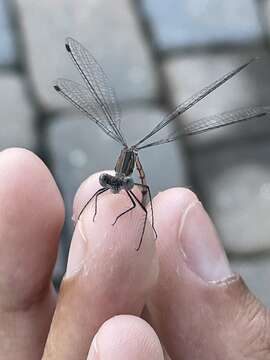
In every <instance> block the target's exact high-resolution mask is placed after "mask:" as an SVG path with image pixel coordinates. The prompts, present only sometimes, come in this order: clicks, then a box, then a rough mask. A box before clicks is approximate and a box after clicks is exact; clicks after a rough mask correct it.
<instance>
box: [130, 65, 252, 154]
mask: <svg viewBox="0 0 270 360" xmlns="http://www.w3.org/2000/svg"><path fill="white" fill-rule="evenodd" d="M254 60H255V59H251V60H250V61H248V62H247V63H245V64H243V65H241V66H239V67H238V68H236V69H234V70H233V71H230V72H229V73H227V74H225V75H224V76H222V77H221V78H220V79H218V80H216V81H214V82H213V83H212V84H210V85H208V86H206V87H205V88H203V89H202V90H200V91H199V92H198V93H196V94H195V95H192V96H191V97H190V98H189V99H187V100H186V101H184V102H183V103H182V104H180V105H178V106H177V107H176V108H175V109H174V110H173V111H172V112H171V113H170V114H168V115H167V116H166V117H165V118H164V119H163V120H162V121H161V122H160V123H158V124H157V125H156V126H155V127H154V129H153V130H152V131H150V132H149V133H148V134H147V135H146V136H145V137H144V138H143V139H141V140H140V141H139V142H138V143H137V144H135V145H134V147H136V148H137V146H138V145H140V144H141V143H143V142H144V141H145V140H147V139H148V138H150V137H151V136H153V135H154V134H155V133H157V132H158V131H159V130H161V129H162V128H164V127H165V126H167V125H168V124H169V123H170V122H171V121H173V120H174V119H176V118H177V117H178V116H180V115H181V114H183V113H184V112H186V111H187V110H188V109H190V108H191V107H192V106H194V105H195V104H197V103H198V102H199V101H201V100H202V99H203V98H205V97H206V96H207V95H209V94H210V93H211V92H213V91H214V90H216V89H217V88H218V87H220V86H221V85H222V84H224V83H225V82H226V81H228V80H229V79H231V78H232V77H233V76H235V75H236V74H237V73H239V72H240V71H241V70H243V69H244V68H246V67H247V66H248V65H249V64H250V63H251V62H253V61H254Z"/></svg>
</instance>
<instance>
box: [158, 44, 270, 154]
mask: <svg viewBox="0 0 270 360" xmlns="http://www.w3.org/2000/svg"><path fill="white" fill-rule="evenodd" d="M254 56H259V60H257V61H255V62H253V63H252V64H251V65H249V67H248V68H246V69H245V70H243V71H242V72H240V73H239V74H238V75H236V76H235V77H234V78H233V79H231V80H229V81H228V82H227V83H226V84H224V85H223V86H221V87H220V88H218V89H217V90H215V91H214V92H213V93H212V94H210V95H209V96H208V97H206V98H205V99H203V100H202V101H201V102H200V103H198V104H197V105H195V106H194V107H193V108H192V109H191V110H189V111H188V112H186V113H185V116H184V118H185V120H187V121H192V120H195V119H200V118H201V117H205V116H208V115H213V114H217V113H220V112H223V111H228V110H232V109H237V108H241V107H245V106H253V105H269V104H270V97H269V93H270V72H269V65H270V57H269V54H268V53H267V52H266V51H262V50H261V49H257V50H256V49H255V50H254V52H252V53H250V52H240V51H234V52H231V53H230V52H226V53H216V54H211V53H208V54H207V53H204V54H201V55H186V56H182V57H177V58H174V59H171V60H169V61H167V62H165V63H164V71H165V75H166V77H167V80H168V83H169V88H170V91H169V95H170V96H171V97H172V99H173V103H174V105H175V106H176V105H177V104H179V103H180V102H182V101H183V100H185V99H187V98H188V97H190V96H191V95H193V94H194V93H196V92H198V91H199V90H201V89H202V88H203V87H205V86H206V85H209V84H210V83H211V82H213V81H215V80H216V79H218V78H220V77H221V76H222V75H224V74H226V73H227V72H229V71H231V70H232V69H235V68H236V67H238V66H239V65H241V64H243V63H245V62H246V61H247V60H249V59H250V58H253V57H254ZM179 123H180V122H179ZM179 123H178V124H179ZM266 132H268V133H269V132H270V121H269V117H266V118H260V119H258V120H256V121H249V122H246V123H241V124H237V125H234V126H229V127H226V128H223V129H218V130H215V131H213V132H208V133H204V134H202V135H199V136H196V137H190V138H189V139H188V140H190V142H189V143H190V145H192V146H198V148H199V150H201V148H202V146H204V145H209V144H213V143H216V142H218V141H221V140H222V141H228V140H232V139H238V138H239V137H247V136H251V137H253V136H255V135H258V134H262V133H266Z"/></svg>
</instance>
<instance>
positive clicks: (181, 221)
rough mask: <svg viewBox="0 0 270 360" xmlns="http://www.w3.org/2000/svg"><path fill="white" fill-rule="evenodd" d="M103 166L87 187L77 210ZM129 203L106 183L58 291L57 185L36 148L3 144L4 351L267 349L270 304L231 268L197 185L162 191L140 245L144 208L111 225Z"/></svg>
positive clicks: (11, 354)
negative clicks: (53, 281)
mask: <svg viewBox="0 0 270 360" xmlns="http://www.w3.org/2000/svg"><path fill="white" fill-rule="evenodd" d="M98 176H99V174H95V175H93V176H91V177H90V178H88V179H87V180H86V181H85V182H84V183H83V184H82V185H81V187H80V188H79V190H78V192H77V194H76V196H75V199H74V218H75V219H76V218H77V217H78V214H79V211H80V209H81V207H82V206H83V204H84V203H85V202H86V201H87V200H88V199H89V197H90V196H91V195H92V194H93V193H94V192H95V191H96V190H97V189H98V187H99V184H98ZM128 206H130V204H129V201H128V199H127V197H126V196H125V194H119V195H113V194H110V193H109V192H108V193H106V194H104V196H101V197H100V199H99V201H98V215H97V217H96V220H95V222H94V223H93V221H92V216H93V210H94V209H93V206H92V205H90V206H89V207H87V209H86V211H85V212H84V213H83V215H82V217H81V218H80V220H79V221H78V222H77V225H76V227H75V230H74V234H73V238H72V245H71V249H70V254H69V260H68V266H67V272H66V275H65V278H64V280H63V282H62V285H61V288H60V292H59V295H58V296H57V295H56V294H55V291H54V289H53V287H52V285H51V275H52V270H53V266H54V263H55V259H56V256H57V247H58V242H59V235H60V231H61V228H62V225H63V221H64V206H63V200H62V198H61V195H60V192H59V190H58V188H57V186H56V183H55V181H54V180H53V178H52V175H51V174H50V172H49V170H48V169H47V168H46V166H45V165H44V164H43V162H42V161H41V160H40V159H39V158H38V157H37V156H35V155H34V154H33V153H31V152H29V151H27V150H23V149H9V150H6V151H3V152H1V153H0V249H1V251H0V359H5V360H11V359H21V360H24V359H27V360H32V359H41V358H42V359H43V360H48V359H57V360H59V359H65V360H66V359H68V360H69V359H76V360H78V359H84V360H85V359H99V360H101V359H102V360H107V359H117V360H119V359H120V360H122V359H130V360H133V359H136V360H143V359H148V360H149V359H153V360H156V359H157V360H164V359H166V360H169V359H171V360H174V359H176V360H178V359H180V360H197V359H200V360H206V359H207V360H219V359H220V360H221V359H222V360H224V359H226V360H241V359H252V360H260V359H263V360H267V359H270V339H269V334H270V325H269V324H270V321H269V311H268V309H266V308H265V307H264V306H263V305H262V304H261V303H260V302H259V300H257V299H256V298H255V297H254V296H253V295H252V294H251V293H250V292H249V290H248V289H247V287H246V286H245V284H244V282H243V281H242V280H241V278H240V277H239V276H238V275H235V274H233V273H232V272H231V270H230V267H229V264H228V261H227V259H226V256H225V254H224V251H223V249H222V246H221V244H220V241H219V239H218V236H217V234H216V231H215V229H214V227H213V225H212V223H211V221H210V219H209V217H208V215H207V213H206V212H205V210H204V209H203V207H202V205H201V204H200V202H199V201H198V199H197V197H196V195H195V194H193V193H192V192H191V191H189V190H187V189H183V188H175V189H170V190H167V191H165V192H163V193H160V194H159V195H158V196H157V197H156V198H155V199H154V213H155V226H156V229H157V232H158V239H157V241H155V237H154V234H153V231H152V229H151V225H150V224H147V228H146V233H145V236H144V239H143V243H142V247H141V249H140V251H139V252H136V251H135V248H136V245H137V241H138V239H139V237H140V235H139V234H140V229H141V224H142V219H143V214H142V212H141V210H140V209H139V207H137V208H136V209H135V210H134V211H132V213H129V214H128V215H126V216H123V217H122V218H121V219H120V220H119V222H118V223H117V224H116V225H115V226H114V227H112V225H111V224H112V222H113V221H114V219H115V217H116V216H117V215H118V214H119V213H120V212H121V211H123V209H125V208H128ZM165 349H166V350H165Z"/></svg>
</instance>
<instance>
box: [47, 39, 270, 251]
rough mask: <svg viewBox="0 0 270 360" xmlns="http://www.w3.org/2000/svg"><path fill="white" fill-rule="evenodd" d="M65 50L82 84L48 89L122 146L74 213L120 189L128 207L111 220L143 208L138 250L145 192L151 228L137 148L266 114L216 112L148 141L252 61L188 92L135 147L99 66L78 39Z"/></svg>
mask: <svg viewBox="0 0 270 360" xmlns="http://www.w3.org/2000/svg"><path fill="white" fill-rule="evenodd" d="M66 50H67V51H68V53H69V54H70V56H71V58H72V60H73V62H74V63H75V65H76V67H77V68H78V70H79V72H80V74H81V76H82V78H83V79H84V82H85V84H86V86H83V85H81V84H78V83H76V82H74V81H71V80H66V79H58V80H57V82H56V84H55V85H54V88H55V90H56V91H58V92H59V93H60V94H61V95H63V96H64V97H65V98H66V99H67V100H68V101H70V102H71V103H72V104H73V105H74V106H75V107H77V108H78V109H79V110H80V111H82V112H83V113H84V114H86V115H87V116H88V117H89V119H91V120H92V121H94V122H95V123H96V124H97V125H98V126H99V127H100V128H101V129H102V130H103V131H104V132H105V133H106V134H107V135H108V136H110V137H111V138H112V139H113V140H115V141H116V142H118V143H119V144H121V145H122V147H123V148H122V150H121V153H120V155H119V157H118V160H117V162H116V166H115V175H114V176H113V175H110V174H107V173H103V174H101V175H100V178H99V182H100V186H101V188H100V189H99V190H97V192H96V193H95V194H94V195H93V196H92V197H91V198H90V199H89V200H88V201H87V202H86V204H85V205H84V206H83V208H82V209H81V211H80V214H79V217H80V216H81V214H82V213H83V211H84V210H85V208H86V207H87V205H88V204H89V203H90V202H91V201H92V200H93V199H94V198H95V212H94V217H93V220H94V219H95V216H96V214H97V199H98V197H99V196H100V195H101V194H103V193H105V192H106V191H108V190H110V191H111V192H112V193H114V194H117V193H119V192H120V191H122V190H123V191H125V192H126V194H127V196H128V197H129V199H130V202H131V206H130V207H129V208H128V209H127V210H125V211H123V212H122V213H121V214H119V215H118V216H117V217H116V219H115V221H114V223H113V224H115V223H116V222H117V221H118V220H119V218H120V217H121V216H123V215H124V214H127V213H128V212H129V211H131V210H132V209H134V208H135V207H136V204H138V205H139V206H140V207H141V208H142V210H143V211H144V222H143V228H142V233H141V237H140V240H139V242H138V246H137V248H136V250H139V249H140V246H141V243H142V240H143V235H144V232H145V226H146V221H147V210H146V202H147V199H148V196H149V200H150V205H151V218H152V219H151V220H152V227H153V230H154V232H155V234H156V231H155V228H154V215H153V207H152V198H151V191H150V188H149V186H148V185H147V182H146V179H145V173H144V170H143V167H142V165H141V162H140V160H139V156H138V152H139V151H140V150H142V149H146V148H148V147H153V146H157V145H161V144H166V143H169V142H171V141H174V140H177V139H179V138H181V137H183V136H191V135H195V134H200V133H203V132H205V131H209V130H212V129H217V128H220V127H223V126H226V125H229V124H233V123H237V122H239V121H244V120H248V119H252V118H256V117H260V116H264V115H266V114H267V113H269V112H270V106H264V107H263V106H257V107H250V108H244V109H238V110H234V111H228V112H224V113H222V114H218V115H213V116H210V117H207V118H202V119H199V120H196V121H193V122H191V123H190V124H188V125H183V126H182V127H181V129H180V130H179V131H175V132H173V133H172V134H170V135H169V136H168V137H166V138H163V139H160V140H156V141H152V142H151V141H149V139H150V138H151V137H152V136H153V135H154V134H156V133H157V132H158V131H160V130H161V129H163V128H164V127H165V126H167V125H168V124H169V123H171V122H172V121H173V120H175V119H177V118H179V117H180V115H182V114H183V113H185V112H186V111H187V110H188V109H190V108H191V107H192V106H194V105H195V104H196V103H198V102H199V101H201V100H202V99H203V98H205V97H206V96H207V95H209V94H210V93H211V92H212V91H214V90H215V89H217V88H218V87H219V86H221V85H222V84H224V83H225V82H226V81H228V80H229V79H231V78H232V77H233V76H235V75H236V74H237V73H239V72H240V71H241V70H243V69H244V68H246V67H247V66H248V65H249V64H250V63H251V62H252V61H253V60H254V59H251V60H250V61H248V62H246V63H245V64H243V65H241V66H239V67H238V68H236V69H234V70H232V71H231V72H229V73H227V74H225V75H223V76H222V77H221V78H220V79H218V80H216V81H214V82H213V83H211V84H210V85H208V86H206V87H205V88H203V89H202V90H200V91H199V92H198V93H196V94H195V95H193V96H191V97H190V98H188V99H187V100H185V101H184V102H183V103H181V104H180V105H178V106H177V107H176V108H175V109H174V110H173V111H172V112H171V113H170V114H168V115H167V116H165V117H164V118H163V119H162V121H160V122H159V123H158V124H157V125H156V126H155V127H154V128H153V129H152V130H151V131H150V132H149V133H147V134H146V135H145V136H144V137H143V138H142V139H141V140H139V141H138V142H137V143H136V144H135V145H132V146H129V145H128V144H127V141H126V139H125V137H124V134H123V132H122V130H121V122H120V109H119V105H118V103H117V101H116V96H115V92H114V90H113V88H112V87H111V86H110V84H109V82H108V78H107V76H106V75H105V73H104V71H103V70H102V68H101V66H100V65H99V64H98V63H97V61H96V60H95V59H94V57H93V56H92V55H91V54H90V53H89V52H88V50H86V49H85V48H84V47H83V46H82V45H81V44H80V43H79V42H78V41H76V40H74V39H72V38H68V39H67V40H66ZM135 167H136V169H137V171H138V175H139V179H140V183H136V182H134V180H133V178H132V173H133V171H134V169H135ZM135 185H137V186H138V187H140V189H141V194H142V197H141V198H140V199H139V198H138V196H137V195H136V194H135V193H134V191H133V187H134V186H135Z"/></svg>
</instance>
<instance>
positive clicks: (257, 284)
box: [231, 256, 270, 306]
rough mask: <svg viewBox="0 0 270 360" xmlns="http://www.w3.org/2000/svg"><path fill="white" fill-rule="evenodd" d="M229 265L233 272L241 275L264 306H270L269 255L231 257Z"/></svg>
mask: <svg viewBox="0 0 270 360" xmlns="http://www.w3.org/2000/svg"><path fill="white" fill-rule="evenodd" d="M231 266H232V268H233V270H234V271H235V272H237V273H239V274H240V275H241V276H242V277H243V279H244V280H245V282H246V284H247V285H248V287H249V288H250V290H251V291H252V292H253V293H254V294H255V295H256V296H257V297H258V298H259V299H260V300H261V301H262V302H263V303H264V304H265V305H266V306H270V291H269V279H270V256H264V257H258V258H252V259H233V260H231Z"/></svg>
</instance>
